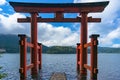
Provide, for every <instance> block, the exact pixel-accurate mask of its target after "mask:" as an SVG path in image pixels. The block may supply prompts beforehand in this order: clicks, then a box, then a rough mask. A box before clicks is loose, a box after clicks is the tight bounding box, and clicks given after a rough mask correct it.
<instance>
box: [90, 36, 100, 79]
mask: <svg viewBox="0 0 120 80" xmlns="http://www.w3.org/2000/svg"><path fill="white" fill-rule="evenodd" d="M97 37H99V35H91V72H90V77H91V80H97V72H98V70H97V66H98V63H97V62H98V61H97V60H98V58H97V53H98V52H97V45H98V40H97Z"/></svg>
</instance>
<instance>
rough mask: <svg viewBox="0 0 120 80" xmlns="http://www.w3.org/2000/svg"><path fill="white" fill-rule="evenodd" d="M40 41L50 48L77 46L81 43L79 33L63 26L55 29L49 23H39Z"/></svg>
mask: <svg viewBox="0 0 120 80" xmlns="http://www.w3.org/2000/svg"><path fill="white" fill-rule="evenodd" d="M38 34H39V41H40V42H42V43H44V44H45V45H48V46H53V45H67V46H68V45H75V44H76V43H77V42H78V41H79V35H78V33H75V32H72V31H71V29H70V28H65V27H63V26H58V27H55V26H53V25H51V24H48V23H39V32H38Z"/></svg>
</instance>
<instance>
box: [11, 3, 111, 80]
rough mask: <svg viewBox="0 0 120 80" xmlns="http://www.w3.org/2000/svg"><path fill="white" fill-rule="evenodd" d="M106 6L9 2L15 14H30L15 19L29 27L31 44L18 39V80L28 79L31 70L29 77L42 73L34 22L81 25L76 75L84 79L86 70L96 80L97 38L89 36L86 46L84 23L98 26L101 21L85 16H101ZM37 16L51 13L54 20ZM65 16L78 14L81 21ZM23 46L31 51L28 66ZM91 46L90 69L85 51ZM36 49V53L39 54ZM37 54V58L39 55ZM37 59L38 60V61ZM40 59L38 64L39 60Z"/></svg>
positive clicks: (95, 4) (96, 4)
mask: <svg viewBox="0 0 120 80" xmlns="http://www.w3.org/2000/svg"><path fill="white" fill-rule="evenodd" d="M108 3H109V2H108V1H105V2H93V3H61V4H53V3H21V2H10V5H11V6H12V7H13V8H14V10H15V11H16V12H21V13H30V14H31V17H28V18H18V22H19V23H22V22H24V23H27V22H30V23H31V43H27V42H26V38H25V35H19V36H20V54H21V62H20V79H21V80H25V79H26V77H27V73H26V72H27V69H30V68H32V70H31V75H32V77H33V78H34V77H36V76H37V75H38V66H39V68H40V69H41V67H40V66H41V45H40V46H38V43H37V22H81V29H80V30H81V31H80V32H81V36H80V44H77V71H78V72H80V78H82V77H84V76H85V77H86V75H87V69H89V70H90V71H91V72H90V74H91V80H97V37H98V36H99V35H91V42H90V43H87V32H88V31H87V23H88V22H101V18H92V17H87V15H88V13H95V12H102V11H103V10H104V8H105V7H106V6H107V5H108ZM38 13H54V14H55V17H54V18H41V17H38ZM64 13H79V14H80V15H79V16H81V17H76V18H64ZM26 46H29V47H31V48H32V50H31V64H30V65H28V66H27V64H26V58H25V57H26ZM88 46H91V66H88V65H87V47H88ZM38 49H39V51H38ZM38 52H39V54H38ZM38 55H39V57H38ZM38 59H39V60H38Z"/></svg>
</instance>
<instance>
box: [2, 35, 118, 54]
mask: <svg viewBox="0 0 120 80" xmlns="http://www.w3.org/2000/svg"><path fill="white" fill-rule="evenodd" d="M27 40H28V42H29V41H30V38H29V37H28V38H27ZM0 49H3V50H5V51H6V52H8V53H18V52H19V37H18V36H17V35H12V34H0ZM29 51H30V49H28V52H29ZM42 52H43V53H49V54H61V53H69V54H70V53H76V47H72V46H51V47H47V46H45V45H42ZM88 52H90V48H88ZM98 52H99V53H120V48H110V47H98Z"/></svg>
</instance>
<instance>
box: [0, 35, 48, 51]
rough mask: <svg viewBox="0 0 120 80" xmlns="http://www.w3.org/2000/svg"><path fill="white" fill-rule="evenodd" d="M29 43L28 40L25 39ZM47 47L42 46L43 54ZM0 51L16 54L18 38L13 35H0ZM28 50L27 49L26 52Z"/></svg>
mask: <svg viewBox="0 0 120 80" xmlns="http://www.w3.org/2000/svg"><path fill="white" fill-rule="evenodd" d="M27 41H28V42H30V38H29V37H28V38H27ZM47 48H48V47H47V46H44V45H42V49H43V53H45V51H46V49H47ZM0 49H4V50H6V52H8V53H18V52H19V37H18V36H17V35H13V34H0ZM29 51H30V48H28V52H29Z"/></svg>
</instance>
